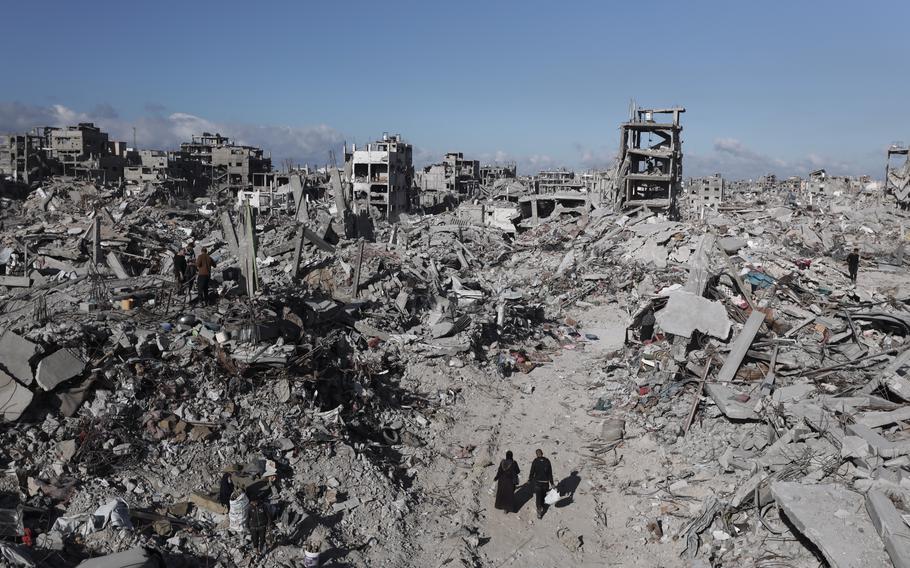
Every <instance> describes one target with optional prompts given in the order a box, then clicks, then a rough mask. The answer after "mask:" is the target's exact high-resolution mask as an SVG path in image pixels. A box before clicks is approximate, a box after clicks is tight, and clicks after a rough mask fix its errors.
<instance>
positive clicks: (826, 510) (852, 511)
mask: <svg viewBox="0 0 910 568" xmlns="http://www.w3.org/2000/svg"><path fill="white" fill-rule="evenodd" d="M771 494H772V495H773V497H774V499H775V501H777V505H778V507H780V508H781V510H782V511H783V512H784V514H786V515H787V518H788V519H789V520H790V521H791V522H792V523H793V525H794V526H795V527H796V529H797V530H798V531H799V532H801V533H802V534H803V535H805V536H806V538H808V539H809V540H811V541H812V542H813V543H814V544H815V545H816V546H817V547H818V549H819V550H820V551H821V552H822V554H823V555H824V556H825V559H827V561H828V564H829V565H830V566H831V568H865V567H868V566H888V565H889V564H890V562H889V559H888V555H887V554H885V551H884V550H883V549H882V541H881V539H879V538H878V537H877V535H876V532H875V526H874V525H873V524H872V520H871V519H870V518H869V515H868V513H866V510H865V507H864V506H863V504H864V499H863V496H862V495H860V494H859V493H854V492H853V491H849V490H847V489H846V488H844V487H842V486H840V485H835V484H833V483H832V484H826V485H804V484H802V483H796V482H790V481H775V482H774V483H772V484H771Z"/></svg>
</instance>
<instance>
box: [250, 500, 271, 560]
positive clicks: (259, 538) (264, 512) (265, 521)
mask: <svg viewBox="0 0 910 568" xmlns="http://www.w3.org/2000/svg"><path fill="white" fill-rule="evenodd" d="M247 523H248V526H249V529H250V536H251V537H252V539H253V550H254V551H255V552H256V553H257V554H260V555H262V554H265V546H266V545H265V537H266V533H267V532H268V528H269V526H270V525H271V524H272V514H271V513H270V512H269V508H268V506H267V505H266V504H265V503H264V502H263V500H262V497H256V498H255V499H253V501H252V502H251V503H250V511H249V516H248V517H247Z"/></svg>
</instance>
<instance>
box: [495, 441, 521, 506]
mask: <svg viewBox="0 0 910 568" xmlns="http://www.w3.org/2000/svg"><path fill="white" fill-rule="evenodd" d="M519 473H521V471H520V470H519V469H518V464H517V463H515V460H513V459H512V452H511V451H509V452H506V459H504V460H502V461H501V462H499V470H498V471H497V472H496V477H494V478H493V481H496V504H495V505H496V508H497V509H502V510H503V511H505V512H506V514H507V515H508V514H509V513H514V512H515V487H516V486H517V485H518V474H519Z"/></svg>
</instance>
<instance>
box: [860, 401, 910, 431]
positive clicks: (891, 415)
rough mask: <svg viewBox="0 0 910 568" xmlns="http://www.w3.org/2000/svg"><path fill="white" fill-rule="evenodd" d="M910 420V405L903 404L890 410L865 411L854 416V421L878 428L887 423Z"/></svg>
mask: <svg viewBox="0 0 910 568" xmlns="http://www.w3.org/2000/svg"><path fill="white" fill-rule="evenodd" d="M904 420H910V406H905V407H903V408H899V409H897V410H892V411H890V412H865V413H863V414H860V415H858V416H856V421H857V422H859V423H860V424H865V425H866V426H868V427H870V428H879V427H881V426H886V425H888V424H896V423H898V422H903V421H904Z"/></svg>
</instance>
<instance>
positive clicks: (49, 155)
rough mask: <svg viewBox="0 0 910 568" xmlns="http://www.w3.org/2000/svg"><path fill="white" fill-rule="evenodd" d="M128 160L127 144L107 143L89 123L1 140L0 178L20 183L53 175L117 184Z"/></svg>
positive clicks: (47, 128) (40, 130) (47, 127)
mask: <svg viewBox="0 0 910 568" xmlns="http://www.w3.org/2000/svg"><path fill="white" fill-rule="evenodd" d="M127 160H128V153H127V148H126V144H125V143H123V142H118V141H112V140H110V139H109V136H108V134H107V133H106V132H103V131H102V130H101V129H100V128H99V127H97V126H95V125H94V124H93V123H91V122H81V123H79V124H77V125H75V126H62V127H58V126H46V127H43V128H40V127H39V128H35V129H34V133H33V134H21V135H17V134H11V135H6V136H3V137H0V175H6V176H9V177H10V178H11V179H13V180H14V181H17V182H20V183H32V182H35V181H40V180H41V179H43V178H45V177H47V176H50V175H54V174H59V175H63V176H71V177H77V178H82V179H93V180H95V179H96V180H99V181H102V182H104V181H117V180H120V179H122V178H123V173H124V168H125V167H126V166H127V163H128V161H127Z"/></svg>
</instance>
